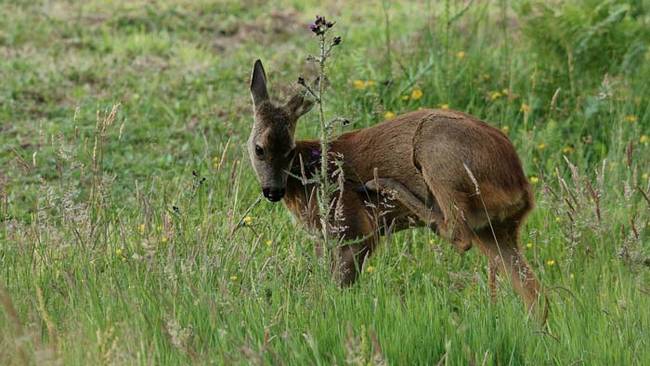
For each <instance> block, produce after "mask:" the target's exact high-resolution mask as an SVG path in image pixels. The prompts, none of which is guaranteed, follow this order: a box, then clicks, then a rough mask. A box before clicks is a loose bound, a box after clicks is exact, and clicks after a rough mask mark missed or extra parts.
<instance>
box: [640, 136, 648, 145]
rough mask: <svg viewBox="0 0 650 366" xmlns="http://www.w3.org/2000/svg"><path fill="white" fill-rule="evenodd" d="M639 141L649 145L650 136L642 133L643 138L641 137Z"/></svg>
mask: <svg viewBox="0 0 650 366" xmlns="http://www.w3.org/2000/svg"><path fill="white" fill-rule="evenodd" d="M639 142H640V143H642V144H644V145H647V144H648V143H650V136H648V135H641V138H639Z"/></svg>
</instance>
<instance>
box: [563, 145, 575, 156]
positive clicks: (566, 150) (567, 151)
mask: <svg viewBox="0 0 650 366" xmlns="http://www.w3.org/2000/svg"><path fill="white" fill-rule="evenodd" d="M574 151H576V149H574V148H573V147H572V146H565V147H563V148H562V153H564V154H571V153H573V152H574Z"/></svg>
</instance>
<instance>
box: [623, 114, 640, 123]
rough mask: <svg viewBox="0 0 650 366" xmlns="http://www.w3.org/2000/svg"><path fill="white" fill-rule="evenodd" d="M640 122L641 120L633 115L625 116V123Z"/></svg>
mask: <svg viewBox="0 0 650 366" xmlns="http://www.w3.org/2000/svg"><path fill="white" fill-rule="evenodd" d="M638 120H639V118H638V117H637V116H635V115H633V114H628V115H627V116H625V122H629V123H634V122H636V121H638Z"/></svg>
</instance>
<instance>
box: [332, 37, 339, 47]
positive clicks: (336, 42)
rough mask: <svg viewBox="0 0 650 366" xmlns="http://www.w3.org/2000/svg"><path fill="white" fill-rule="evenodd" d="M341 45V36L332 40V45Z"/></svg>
mask: <svg viewBox="0 0 650 366" xmlns="http://www.w3.org/2000/svg"><path fill="white" fill-rule="evenodd" d="M340 44H341V36H336V37H334V39H333V40H332V45H334V46H338V45H340Z"/></svg>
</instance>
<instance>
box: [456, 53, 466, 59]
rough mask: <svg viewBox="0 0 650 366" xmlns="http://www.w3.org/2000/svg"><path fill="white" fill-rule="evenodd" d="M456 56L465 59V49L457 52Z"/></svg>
mask: <svg viewBox="0 0 650 366" xmlns="http://www.w3.org/2000/svg"><path fill="white" fill-rule="evenodd" d="M456 58H458V59H459V60H462V59H464V58H465V51H458V52H456Z"/></svg>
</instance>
